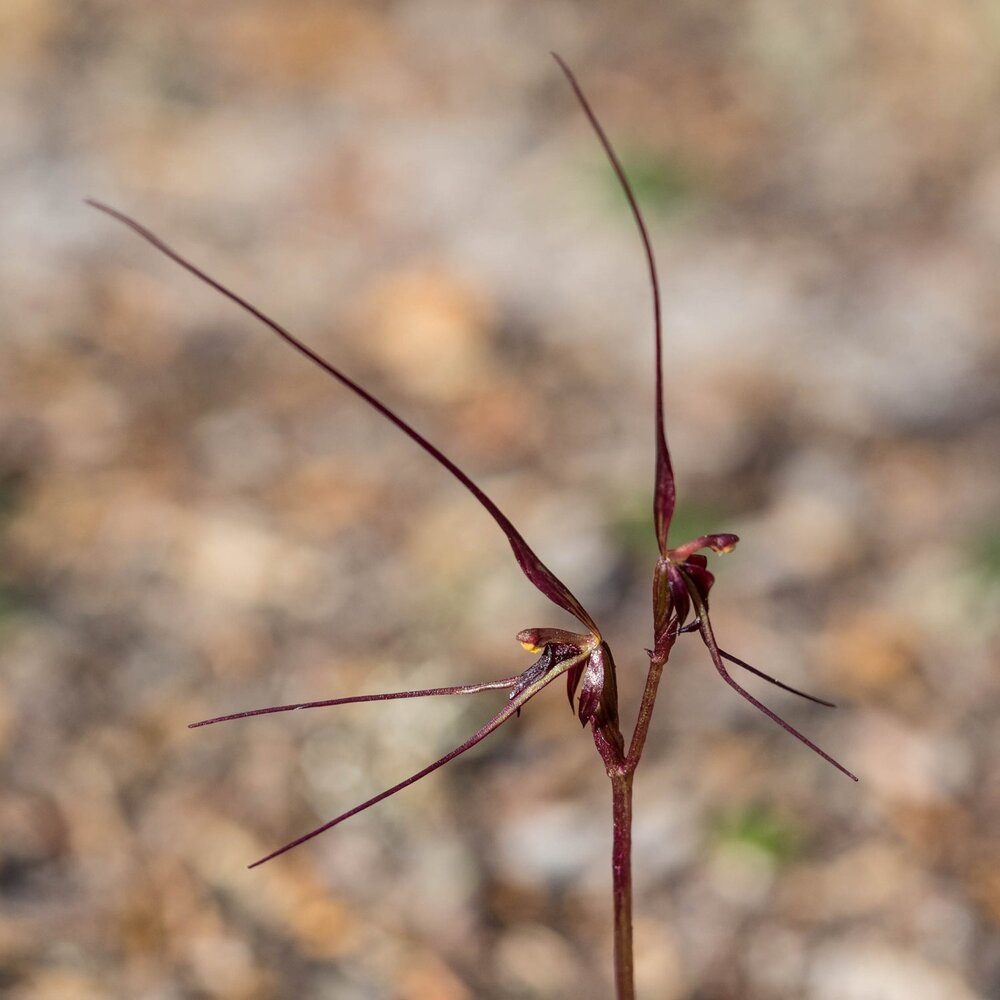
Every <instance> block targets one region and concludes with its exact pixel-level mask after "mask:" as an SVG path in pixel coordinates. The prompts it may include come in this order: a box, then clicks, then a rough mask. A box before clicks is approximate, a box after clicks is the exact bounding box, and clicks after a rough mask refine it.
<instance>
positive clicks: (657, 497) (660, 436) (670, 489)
mask: <svg viewBox="0 0 1000 1000" xmlns="http://www.w3.org/2000/svg"><path fill="white" fill-rule="evenodd" d="M552 58H553V59H555V61H556V62H557V63H558V64H559V68H560V69H561V70H562V71H563V73H565V74H566V79H567V80H569V84H570V86H571V87H572V88H573V93H574V94H576V99H577V100H578V101H579V102H580V106H581V107H582V108H583V112H584V114H585V115H586V116H587V119H588V120H589V121H590V124H591V126H592V127H593V129H594V131H595V132H596V133H597V138H598V140H600V143H601V145H602V146H603V147H604V152H605V153H606V154H607V157H608V159H609V160H610V161H611V169H612V170H614V172H615V176H616V177H617V178H618V183H619V184H620V185H621V188H622V191H623V192H624V194H625V198H626V200H627V201H628V204H629V208H630V209H631V210H632V216H633V218H634V219H635V224H636V226H637V227H638V229H639V236H640V237H641V239H642V246H643V249H644V250H645V252H646V262H647V264H648V265H649V283H650V287H651V289H652V293H653V331H654V335H655V345H656V420H655V435H656V479H655V482H654V484H653V521H654V523H655V526H656V540H657V543H658V544H659V546H660V555H661V556H666V554H667V534H668V532H669V531H670V521H671V520H672V518H673V516H674V507H675V506H676V504H677V488H676V486H675V484H674V470H673V466H672V464H671V462H670V449H669V448H668V447H667V432H666V427H665V426H664V422H663V318H662V310H661V308H660V279H659V276H658V274H657V271H656V257H655V256H654V254H653V243H652V241H651V240H650V238H649V230H648V229H647V228H646V221H645V219H643V217H642V212H641V211H640V210H639V203H638V201H636V197H635V192H634V191H633V190H632V185H631V183H630V182H629V179H628V176H627V175H626V173H625V168H624V167H623V166H622V164H621V160H619V159H618V154H617V153H616V152H615V150H614V147H613V146H612V145H611V140H610V139H609V138H608V136H607V133H606V132H605V131H604V128H603V126H602V125H601V123H600V122H599V121H598V119H597V115H596V114H595V113H594V109H593V108H592V107H591V106H590V102H589V101H588V100H587V98H586V96H585V95H584V93H583V89H582V88H581V87H580V84H579V83H578V82H577V79H576V77H575V76H574V75H573V71H572V70H571V69H570V68H569V66H567V65H566V63H565V62H564V61H563V59H562V57H561V56H559V55H558V54H557V53H555V52H553V53H552Z"/></svg>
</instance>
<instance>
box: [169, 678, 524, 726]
mask: <svg viewBox="0 0 1000 1000" xmlns="http://www.w3.org/2000/svg"><path fill="white" fill-rule="evenodd" d="M517 681H518V678H517V677H504V678H501V679H500V680H496V681H484V682H483V683H482V684H458V685H454V686H452V687H439V688H421V689H418V690H416V691H389V692H387V693H385V694H355V695H349V696H347V697H345V698H327V699H326V700H324V701H303V702H299V703H297V704H294V705H270V706H269V707H267V708H251V709H249V710H248V711H245V712H233V713H232V714H231V715H217V716H216V717H215V718H214V719H202V720H201V722H191V723H189V724H188V729H197V728H198V727H199V726H212V725H215V723H216V722H231V721H232V720H233V719H249V718H252V717H253V716H256V715H273V714H274V713H276V712H298V711H300V710H301V709H304V708H328V707H330V706H331V705H358V704H362V703H364V702H369V701H397V700H399V699H402V698H433V697H436V696H441V695H452V694H479V692H480V691H506V690H507V689H508V688H512V687H513V686H514V685H515V684H516V683H517Z"/></svg>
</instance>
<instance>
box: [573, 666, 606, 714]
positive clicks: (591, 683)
mask: <svg viewBox="0 0 1000 1000" xmlns="http://www.w3.org/2000/svg"><path fill="white" fill-rule="evenodd" d="M603 693H604V657H603V656H602V655H599V649H597V650H594V652H593V653H591V654H590V657H589V658H588V659H587V665H586V666H585V667H584V668H583V680H582V683H581V684H580V710H579V713H578V714H579V718H580V722H581V724H582V725H584V726H585V725H586V724H587V723H588V722H590V720H591V719H592V718H593V717H594V713H595V712H596V711H597V709H598V708H599V707H600V704H601V695H602V694H603Z"/></svg>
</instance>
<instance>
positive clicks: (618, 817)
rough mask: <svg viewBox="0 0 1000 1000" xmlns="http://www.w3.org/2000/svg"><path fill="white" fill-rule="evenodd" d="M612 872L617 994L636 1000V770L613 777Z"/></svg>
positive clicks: (629, 999) (621, 997)
mask: <svg viewBox="0 0 1000 1000" xmlns="http://www.w3.org/2000/svg"><path fill="white" fill-rule="evenodd" d="M611 804H612V829H613V834H614V843H613V846H612V849H611V875H612V881H613V885H614V908H615V996H616V997H617V998H618V1000H635V977H634V974H633V961H632V772H631V771H629V772H625V773H619V774H615V775H612V777H611Z"/></svg>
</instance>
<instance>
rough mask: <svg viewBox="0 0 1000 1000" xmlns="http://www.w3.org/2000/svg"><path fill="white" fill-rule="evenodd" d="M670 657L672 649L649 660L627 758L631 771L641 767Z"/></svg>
mask: <svg viewBox="0 0 1000 1000" xmlns="http://www.w3.org/2000/svg"><path fill="white" fill-rule="evenodd" d="M672 645H673V644H672V643H671V646H672ZM669 656H670V648H669V647H668V648H667V650H666V651H665V652H663V653H654V654H653V655H651V656H650V658H649V673H648V674H646V687H645V688H644V689H643V692H642V701H641V702H640V703H639V717H638V718H637V719H636V722H635V729H634V730H633V732H632V742H631V744H630V745H629V748H628V756H627V757H626V758H625V765H626V767H627V768H628V769H629V770H630V771H635V769H636V767H638V765H639V758H640V757H642V750H643V747H644V746H645V745H646V736H647V735H648V734H649V724H650V722H651V721H652V719H653V707H654V706H655V704H656V692H657V690H658V689H659V686H660V678H661V677H662V676H663V667H664V664H666V662H667V658H668V657H669Z"/></svg>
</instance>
